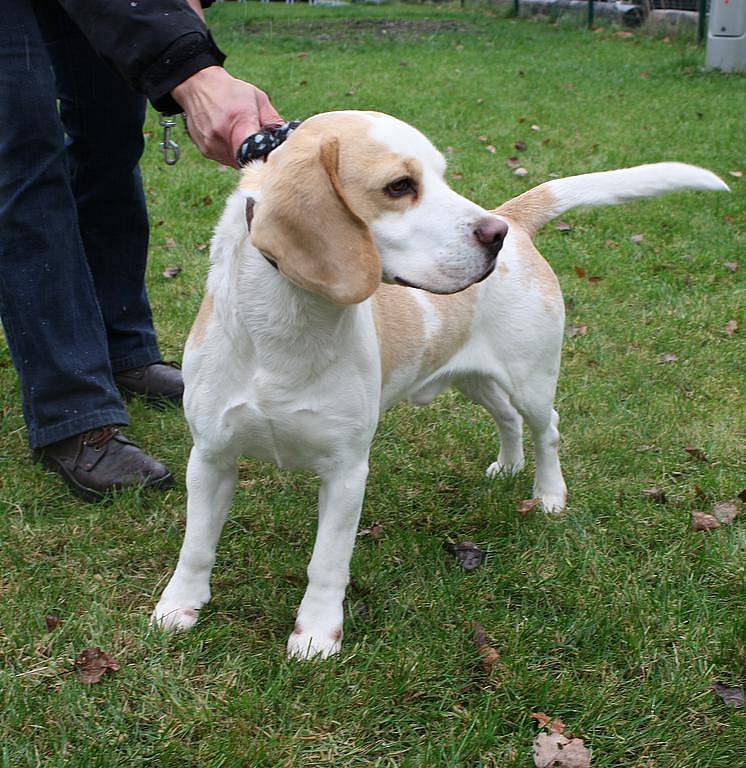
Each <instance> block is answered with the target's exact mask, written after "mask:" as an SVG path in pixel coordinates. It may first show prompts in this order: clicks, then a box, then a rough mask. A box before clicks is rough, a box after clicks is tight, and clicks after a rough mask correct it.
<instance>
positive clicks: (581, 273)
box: [575, 267, 585, 280]
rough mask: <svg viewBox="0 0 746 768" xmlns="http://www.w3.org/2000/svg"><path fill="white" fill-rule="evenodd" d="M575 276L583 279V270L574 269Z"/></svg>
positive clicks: (579, 268) (580, 268) (581, 268)
mask: <svg viewBox="0 0 746 768" xmlns="http://www.w3.org/2000/svg"><path fill="white" fill-rule="evenodd" d="M575 274H576V275H577V276H578V277H579V278H580V279H581V280H582V279H583V278H584V277H585V270H584V269H583V267H575Z"/></svg>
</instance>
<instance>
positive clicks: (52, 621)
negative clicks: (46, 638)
mask: <svg viewBox="0 0 746 768" xmlns="http://www.w3.org/2000/svg"><path fill="white" fill-rule="evenodd" d="M44 621H45V622H46V625H47V632H54V630H55V629H57V627H59V625H60V624H61V622H60V618H59V616H55V615H54V614H52V613H49V614H47V615H46V616H45V617H44Z"/></svg>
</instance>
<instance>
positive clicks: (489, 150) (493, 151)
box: [485, 144, 497, 155]
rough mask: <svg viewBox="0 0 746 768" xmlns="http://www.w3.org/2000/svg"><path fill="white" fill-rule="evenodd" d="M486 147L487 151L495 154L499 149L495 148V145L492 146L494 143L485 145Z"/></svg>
mask: <svg viewBox="0 0 746 768" xmlns="http://www.w3.org/2000/svg"><path fill="white" fill-rule="evenodd" d="M485 149H486V150H487V151H488V152H489V153H490V154H491V155H494V154H495V153H496V152H497V150H496V149H495V147H493V146H492V144H488V145H487V146H486V147H485Z"/></svg>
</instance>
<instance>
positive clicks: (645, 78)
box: [640, 72, 648, 80]
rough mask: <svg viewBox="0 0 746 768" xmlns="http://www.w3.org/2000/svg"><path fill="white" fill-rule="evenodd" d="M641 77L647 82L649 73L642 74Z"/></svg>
mask: <svg viewBox="0 0 746 768" xmlns="http://www.w3.org/2000/svg"><path fill="white" fill-rule="evenodd" d="M640 77H641V78H642V79H643V80H647V78H648V73H647V72H640Z"/></svg>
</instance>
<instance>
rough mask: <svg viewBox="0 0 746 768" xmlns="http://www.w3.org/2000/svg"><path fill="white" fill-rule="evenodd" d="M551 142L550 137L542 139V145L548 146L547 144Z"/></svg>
mask: <svg viewBox="0 0 746 768" xmlns="http://www.w3.org/2000/svg"><path fill="white" fill-rule="evenodd" d="M547 144H549V139H542V140H541V146H542V147H546V145H547Z"/></svg>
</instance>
